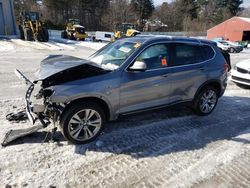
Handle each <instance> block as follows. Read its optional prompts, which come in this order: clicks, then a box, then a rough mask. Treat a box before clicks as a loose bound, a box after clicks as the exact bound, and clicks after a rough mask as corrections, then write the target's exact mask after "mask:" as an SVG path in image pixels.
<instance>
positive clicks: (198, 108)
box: [192, 86, 218, 116]
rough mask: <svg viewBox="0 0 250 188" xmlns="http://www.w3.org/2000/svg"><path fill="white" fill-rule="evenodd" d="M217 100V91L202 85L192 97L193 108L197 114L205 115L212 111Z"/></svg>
mask: <svg viewBox="0 0 250 188" xmlns="http://www.w3.org/2000/svg"><path fill="white" fill-rule="evenodd" d="M217 102H218V91H217V90H216V89H215V88H214V87H212V86H207V87H204V88H203V89H202V90H201V91H200V92H199V93H198V94H197V95H196V96H195V98H194V101H193V106H192V108H193V110H194V112H195V113H196V114H197V115H200V116H206V115H208V114H210V113H212V112H213V110H214V109H215V107H216V105H217Z"/></svg>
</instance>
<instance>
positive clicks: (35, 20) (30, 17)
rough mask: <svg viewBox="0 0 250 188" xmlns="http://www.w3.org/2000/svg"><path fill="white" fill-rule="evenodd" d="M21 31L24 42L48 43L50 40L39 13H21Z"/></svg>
mask: <svg viewBox="0 0 250 188" xmlns="http://www.w3.org/2000/svg"><path fill="white" fill-rule="evenodd" d="M41 16H42V15H41ZM19 30H20V38H21V39H22V40H27V41H33V40H35V41H39V42H48V40H49V32H48V30H47V29H46V28H45V26H44V23H43V22H41V20H40V18H39V13H38V12H32V11H24V12H21V13H20V24H19Z"/></svg>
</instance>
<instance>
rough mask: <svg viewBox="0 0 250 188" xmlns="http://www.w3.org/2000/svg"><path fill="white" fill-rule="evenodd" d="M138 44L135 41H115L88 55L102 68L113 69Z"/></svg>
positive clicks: (138, 45) (117, 66) (138, 44)
mask: <svg viewBox="0 0 250 188" xmlns="http://www.w3.org/2000/svg"><path fill="white" fill-rule="evenodd" d="M140 46H141V44H140V43H136V42H130V41H122V40H121V41H116V42H115V43H113V44H111V45H108V46H107V47H106V48H104V49H103V50H101V51H100V52H99V53H97V54H95V55H94V56H92V57H90V60H91V61H92V62H94V63H97V64H99V65H101V66H102V68H104V69H108V70H115V69H117V68H119V67H120V66H121V64H122V63H123V62H124V61H125V60H126V59H127V58H128V57H129V56H130V55H131V54H132V53H133V52H134V51H135V50H136V49H137V48H138V47H140Z"/></svg>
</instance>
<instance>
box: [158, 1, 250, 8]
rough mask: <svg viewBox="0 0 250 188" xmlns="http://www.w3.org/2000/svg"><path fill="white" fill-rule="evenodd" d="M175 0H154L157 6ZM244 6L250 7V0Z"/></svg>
mask: <svg viewBox="0 0 250 188" xmlns="http://www.w3.org/2000/svg"><path fill="white" fill-rule="evenodd" d="M171 1H173V0H167V1H166V0H165V1H164V0H154V4H155V6H158V5H161V4H162V3H163V2H171ZM243 2H244V3H243V7H250V0H243Z"/></svg>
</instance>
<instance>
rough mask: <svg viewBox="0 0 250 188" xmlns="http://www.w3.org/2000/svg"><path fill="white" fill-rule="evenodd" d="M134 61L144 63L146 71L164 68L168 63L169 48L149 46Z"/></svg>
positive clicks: (160, 45) (164, 45)
mask: <svg viewBox="0 0 250 188" xmlns="http://www.w3.org/2000/svg"><path fill="white" fill-rule="evenodd" d="M136 60H137V61H143V62H145V63H146V65H147V69H157V68H165V67H167V66H168V65H169V62H170V46H169V45H168V44H156V45H153V46H150V47H148V48H147V49H146V50H144V51H143V52H142V53H141V55H140V56H139V57H138V58H137V59H136Z"/></svg>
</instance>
